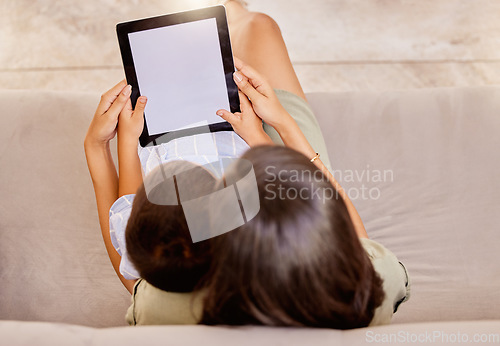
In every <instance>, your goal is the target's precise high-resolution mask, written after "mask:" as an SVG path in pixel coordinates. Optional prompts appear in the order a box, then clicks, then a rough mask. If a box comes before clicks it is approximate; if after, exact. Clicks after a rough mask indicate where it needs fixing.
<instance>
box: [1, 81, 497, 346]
mask: <svg viewBox="0 0 500 346" xmlns="http://www.w3.org/2000/svg"><path fill="white" fill-rule="evenodd" d="M308 99H309V101H310V103H311V105H312V107H313V109H314V110H315V112H316V115H317V117H318V121H319V123H320V125H321V128H322V131H323V133H324V136H325V140H326V143H327V146H328V150H329V154H330V160H331V162H332V165H333V168H334V170H335V176H336V177H337V178H338V179H339V181H340V182H341V184H342V185H343V186H344V187H345V188H346V189H347V190H348V192H350V196H351V197H352V199H353V203H354V204H355V206H356V207H357V209H358V211H359V213H360V215H361V217H362V219H363V220H364V222H365V226H366V229H367V231H368V235H369V236H370V238H372V239H374V240H377V241H379V242H381V243H382V244H383V245H385V246H386V247H387V248H389V249H390V250H392V251H393V252H394V253H395V254H396V255H397V256H398V257H399V259H400V260H401V261H402V262H404V263H405V265H406V267H407V268H408V271H409V273H410V275H411V279H412V297H411V299H410V301H409V302H407V303H405V304H403V305H402V306H401V307H400V309H399V311H398V312H397V313H396V315H395V317H394V319H393V325H392V326H389V327H382V328H389V329H390V330H393V329H394V328H396V329H397V328H398V326H397V324H401V323H405V324H401V325H400V327H401V328H403V327H404V328H409V327H408V326H412V327H411V328H414V327H415V328H417V329H416V330H421V331H423V330H425V328H431V326H433V324H425V325H420V324H418V325H414V324H413V323H414V322H432V321H458V320H463V321H468V320H497V321H493V322H474V323H473V324H468V323H467V322H463V323H458V322H455V325H456V326H459V327H460V328H462V327H464V326H468V325H470V326H471V328H472V327H474V328H476V327H477V328H483V327H484V328H486V329H488V328H496V330H500V328H498V327H499V324H498V320H500V258H499V253H500V238H499V232H498V231H499V225H500V150H499V149H500V136H499V133H500V88H499V87H485V88H459V89H432V90H415V91H404V92H403V91H398V92H383V93H367V92H355V93H335V94H333V93H331V94H326V93H323V94H321V93H316V94H309V95H308ZM98 101H99V95H97V94H89V93H69V92H45V91H29V90H26V91H7V90H5V91H0V104H2V106H3V108H2V111H1V116H0V141H1V146H0V167H1V168H0V195H1V198H0V292H1V293H0V319H2V320H16V321H41V322H58V323H65V324H76V325H81V326H87V327H116V326H124V325H125V320H124V315H125V312H126V309H127V307H128V304H129V301H130V297H129V294H128V292H127V291H126V290H125V289H124V288H123V287H122V286H121V283H120V282H119V280H118V278H117V277H116V276H115V274H114V272H113V269H112V267H111V263H110V262H109V260H108V258H107V255H106V251H105V248H104V245H103V243H102V239H101V235H100V230H99V225H98V220H97V212H96V207H95V201H94V195H93V189H92V183H91V180H90V177H89V175H88V171H87V167H86V163H85V157H84V151H83V139H84V136H85V133H86V130H87V127H88V124H89V123H90V120H91V117H92V115H93V113H94V110H95V107H96V105H97V103H98ZM408 323H411V324H410V325H409V324H408ZM438 325H439V326H441V324H436V326H438ZM453 325H454V324H453V323H451V324H450V323H447V324H445V326H446V328H452V327H453ZM450 326H451V327H450ZM481 326H482V327H481ZM159 328H160V329H154V333H158V335H160V333H162V332H163V331H165V332H167V331H168V332H169V333H173V334H172V335H176V336H179V337H180V335H184V336H185V337H186V341H187V342H191V343H192V344H195V342H196V344H201V342H202V341H207V338H210V337H212V336H214V337H217V338H219V339H218V341H219V344H221V343H222V342H223V339H220V338H225V336H228V337H232V336H233V335H236V334H237V335H239V336H238V337H239V338H240V339H238V340H241V342H245V340H246V338H247V337H244V336H243V335H247V333H250V334H252V335H253V337H255V340H264V339H262V338H264V336H265V335H267V336H269V338H270V339H269V340H278V339H274V338H280V337H286V340H290V341H295V342H296V344H300V342H299V341H300V340H306V338H308V337H309V336H311V335H314V338H315V340H320V339H321V338H323V337H328V338H332V340H333V341H334V340H337V341H339V342H341V341H346V340H349V344H355V343H354V340H356V337H355V336H352V335H354V334H355V333H356V331H354V332H339V331H325V330H289V329H286V330H281V329H276V330H274V329H270V328H256V329H252V328H250V329H249V328H243V331H241V330H240V331H234V330H233V329H226V328H219V327H203V326H191V327H176V328H173V327H159ZM161 328H165V329H161ZM391 328H392V329H391ZM443 328H444V327H443ZM457 328H458V327H457ZM389 329H387V330H389ZM14 330H15V331H16V332H15V334H14V332H13V331H14ZM30 330H33V331H38V332H41V333H42V334H43V335H49V334H50V333H56V334H57V333H59V332H60V333H61V335H66V334H67V333H66V332H67V331H68V330H70V331H78V338H80V337H81V340H84V339H85V337H84V336H85V335H86V336H87V337H88V338H89V339H88V340H94V341H95V343H94V344H98V343H99V342H101V341H102V340H105V339H106V338H109V339H106V340H111V339H114V338H115V337H116V336H117V335H126V336H127V337H129V338H130V339H131V340H134V338H135V340H144V339H143V338H146V335H147V333H148V332H147V331H149V329H141V330H140V331H136V330H135V329H128V328H126V329H125V330H124V329H106V330H101V331H97V330H94V329H92V328H90V329H89V328H84V327H76V326H61V325H59V324H43V323H35V324H25V323H21V322H3V323H2V322H0V334H4V333H7V334H8V335H10V336H12V335H21V334H22V335H24V336H25V337H26V338H27V337H28V336H27V335H28V334H29V333H28V332H29V331H30ZM237 330H239V329H237ZM383 330H384V329H383ZM394 330H395V329H394ZM491 330H493V329H491ZM42 331H43V332H42ZM47 331H51V332H50V333H49V332H47ZM25 333H28V334H26V335H25ZM47 333H49V334H47ZM64 333H66V334H64ZM352 333H354V334H352ZM358 333H359V334H360V335H362V336H364V335H365V332H362V330H359V331H358ZM7 334H5V335H7ZM50 335H52V334H50ZM72 335H73V334H72ZM24 336H23V338H24ZM73 336H74V335H73ZM94 337H95V338H97V339H93V338H94ZM26 338H24V339H22V338H21V337H20V339H19V340H20V342H21V341H22V340H28V339H26ZM301 338H304V339H301ZM123 339H124V337H123ZM46 340H49V339H46ZM54 340H56V339H54ZM171 340H173V339H171ZM214 341H215V340H214ZM351 341H352V342H353V343H351ZM248 342H250V341H248ZM204 343H206V342H204ZM90 344H92V343H90ZM102 344H104V343H102ZM222 344H223V343H222ZM252 344H254V343H252ZM344 344H345V342H344Z"/></svg>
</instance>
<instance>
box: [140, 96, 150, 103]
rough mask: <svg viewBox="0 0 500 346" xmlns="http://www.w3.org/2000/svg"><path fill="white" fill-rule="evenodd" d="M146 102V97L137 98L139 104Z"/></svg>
mask: <svg viewBox="0 0 500 346" xmlns="http://www.w3.org/2000/svg"><path fill="white" fill-rule="evenodd" d="M147 100H148V99H147V97H146V96H141V97H139V102H140V103H146V101H147Z"/></svg>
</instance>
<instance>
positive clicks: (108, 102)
mask: <svg viewBox="0 0 500 346" xmlns="http://www.w3.org/2000/svg"><path fill="white" fill-rule="evenodd" d="M129 96H130V88H129V87H128V86H126V83H125V81H122V82H120V83H118V84H117V85H116V86H114V87H113V88H112V89H111V90H109V91H108V92H106V93H105V94H104V95H103V96H102V98H101V102H100V103H99V106H98V107H97V111H96V113H95V115H94V118H93V119H92V122H91V124H90V126H89V129H88V131H87V135H86V136H85V142H84V147H85V156H86V158H87V165H88V168H89V172H90V176H91V178H92V183H93V185H94V192H95V196H96V203H97V212H98V215H99V223H100V226H101V232H102V237H103V240H104V245H105V247H106V251H107V252H108V256H109V258H110V260H111V263H112V264H113V268H114V269H115V272H116V274H117V275H118V277H119V278H120V281H121V282H122V283H123V285H124V286H125V287H126V288H127V289H128V290H129V292H132V289H133V286H134V283H135V280H127V279H125V278H124V277H123V276H122V275H121V274H120V271H119V266H120V259H121V258H120V255H119V254H118V253H117V252H116V250H115V249H114V247H113V244H112V243H111V238H110V235H109V209H110V208H111V206H112V205H113V203H114V202H115V201H116V199H117V198H118V176H117V174H116V169H115V165H114V163H113V158H112V156H111V152H110V149H109V141H110V140H111V139H113V137H114V136H115V134H116V126H117V124H118V117H119V114H120V112H121V111H122V109H123V107H124V106H125V105H126V103H127V101H128V100H129Z"/></svg>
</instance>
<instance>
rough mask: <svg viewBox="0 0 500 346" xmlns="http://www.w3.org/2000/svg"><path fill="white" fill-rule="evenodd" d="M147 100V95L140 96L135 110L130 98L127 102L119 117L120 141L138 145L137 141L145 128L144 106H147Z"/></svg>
mask: <svg viewBox="0 0 500 346" xmlns="http://www.w3.org/2000/svg"><path fill="white" fill-rule="evenodd" d="M146 102H147V98H146V97H145V96H141V97H139V98H138V99H137V103H136V104H135V110H134V109H132V103H131V102H130V99H129V100H128V101H127V103H126V104H125V107H124V108H123V109H122V111H121V113H120V117H119V118H118V141H119V142H120V143H129V144H132V145H134V146H137V141H138V140H139V137H140V136H141V133H142V130H143V128H144V108H145V107H146Z"/></svg>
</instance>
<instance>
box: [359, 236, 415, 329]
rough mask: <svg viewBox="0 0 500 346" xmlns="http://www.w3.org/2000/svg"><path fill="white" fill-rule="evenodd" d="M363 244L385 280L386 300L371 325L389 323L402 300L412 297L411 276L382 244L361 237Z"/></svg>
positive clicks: (378, 309) (376, 269)
mask: <svg viewBox="0 0 500 346" xmlns="http://www.w3.org/2000/svg"><path fill="white" fill-rule="evenodd" d="M360 240H361V244H362V245H363V248H364V249H365V251H366V253H367V254H368V257H369V258H370V260H371V262H372V264H373V267H374V269H375V271H376V272H377V273H378V275H379V276H380V278H381V279H382V281H383V288H384V293H385V298H384V301H383V302H382V305H380V306H379V307H378V308H377V309H376V310H375V316H374V317H373V320H372V322H371V323H370V325H379V324H388V323H390V321H391V318H392V315H393V314H394V313H395V312H396V310H397V309H398V307H399V305H400V304H401V303H402V302H405V301H407V300H408V299H409V298H410V278H409V275H408V271H407V270H406V267H405V266H404V265H403V263H401V262H400V261H399V260H398V258H397V257H396V255H395V254H394V253H393V252H392V251H390V250H389V249H387V248H386V247H385V246H383V245H382V244H380V243H378V242H376V241H374V240H371V239H367V238H361V239H360Z"/></svg>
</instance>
